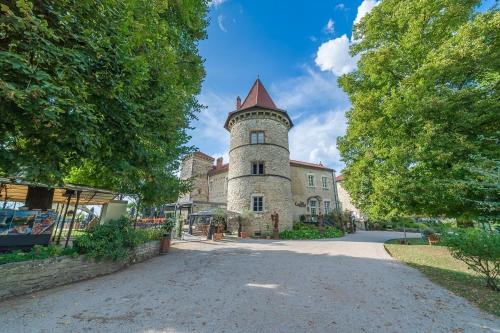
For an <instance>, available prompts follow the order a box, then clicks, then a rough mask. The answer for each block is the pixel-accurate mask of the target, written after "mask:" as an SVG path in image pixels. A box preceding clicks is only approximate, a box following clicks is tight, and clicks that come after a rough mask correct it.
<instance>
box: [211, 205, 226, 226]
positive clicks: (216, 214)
mask: <svg viewBox="0 0 500 333" xmlns="http://www.w3.org/2000/svg"><path fill="white" fill-rule="evenodd" d="M212 214H213V215H212V216H213V219H214V221H215V223H216V224H223V223H224V222H225V221H226V219H227V210H225V209H224V208H215V209H214V210H213V211H212Z"/></svg>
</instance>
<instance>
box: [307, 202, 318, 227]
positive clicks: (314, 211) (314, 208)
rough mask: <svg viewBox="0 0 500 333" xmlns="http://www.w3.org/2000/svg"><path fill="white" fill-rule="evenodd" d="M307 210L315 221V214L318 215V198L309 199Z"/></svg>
mask: <svg viewBox="0 0 500 333" xmlns="http://www.w3.org/2000/svg"><path fill="white" fill-rule="evenodd" d="M309 211H310V213H311V219H312V221H313V222H316V216H317V215H318V200H316V199H310V200H309Z"/></svg>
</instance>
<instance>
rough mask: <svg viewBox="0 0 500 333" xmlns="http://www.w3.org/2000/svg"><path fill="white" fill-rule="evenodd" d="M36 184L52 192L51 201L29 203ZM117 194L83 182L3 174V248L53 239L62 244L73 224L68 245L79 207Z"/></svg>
mask: <svg viewBox="0 0 500 333" xmlns="http://www.w3.org/2000/svg"><path fill="white" fill-rule="evenodd" d="M34 187H36V188H42V189H44V190H45V191H46V192H49V193H50V198H49V201H48V202H49V204H48V205H45V207H42V208H32V207H29V206H27V205H25V202H26V201H27V197H28V196H29V192H30V189H32V188H34ZM47 189H49V191H47ZM116 195H117V194H116V193H114V192H112V191H108V190H103V189H97V188H91V187H86V186H80V185H73V184H66V185H63V186H58V187H48V186H46V185H43V184H35V183H30V182H26V181H23V180H21V179H7V178H0V200H1V202H2V203H1V204H0V207H1V208H0V251H5V250H12V249H25V248H30V247H32V246H33V245H48V244H49V242H50V240H51V239H52V240H53V241H54V242H56V243H58V244H59V243H60V241H61V236H62V231H63V229H64V228H65V227H68V226H69V230H68V232H67V237H66V242H65V245H66V246H67V244H68V241H69V238H70V237H71V232H72V230H73V227H74V223H75V216H76V212H77V210H78V208H79V207H82V205H106V204H108V203H109V202H110V201H112V200H113V199H114V198H115V197H116ZM7 203H14V205H13V208H8V207H7ZM16 207H17V208H16ZM68 218H69V219H70V220H69V222H68V223H69V224H67V219H68Z"/></svg>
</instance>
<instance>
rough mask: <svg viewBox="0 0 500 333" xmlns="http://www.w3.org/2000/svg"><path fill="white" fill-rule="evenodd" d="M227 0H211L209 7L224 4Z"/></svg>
mask: <svg viewBox="0 0 500 333" xmlns="http://www.w3.org/2000/svg"><path fill="white" fill-rule="evenodd" d="M224 2H226V0H211V1H209V2H208V6H209V7H219V6H220V5H222V4H223V3H224Z"/></svg>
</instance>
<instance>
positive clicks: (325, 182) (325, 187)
mask: <svg viewBox="0 0 500 333" xmlns="http://www.w3.org/2000/svg"><path fill="white" fill-rule="evenodd" d="M321 185H322V186H323V190H328V177H326V176H322V177H321Z"/></svg>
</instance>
